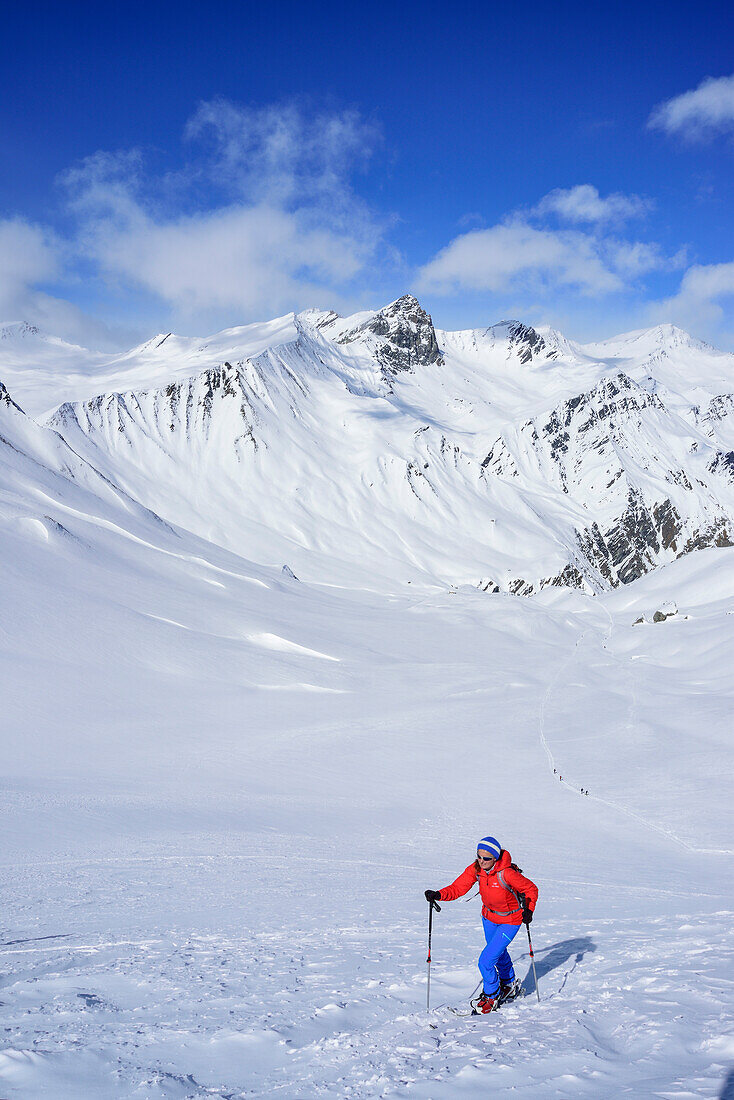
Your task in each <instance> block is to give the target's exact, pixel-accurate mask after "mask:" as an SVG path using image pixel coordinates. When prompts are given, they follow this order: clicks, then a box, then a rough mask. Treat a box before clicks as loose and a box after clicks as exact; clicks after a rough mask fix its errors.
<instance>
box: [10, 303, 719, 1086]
mask: <svg viewBox="0 0 734 1100" xmlns="http://www.w3.org/2000/svg"><path fill="white" fill-rule="evenodd" d="M413 302H414V300H404V299H401V300H400V303H396V306H397V307H398V308H397V309H395V307H388V308H387V310H386V311H381V312H380V313H378V314H364V315H359V316H358V317H357V318H350V319H346V320H345V319H341V318H337V317H336V316H335V315H333V314H328V313H316V312H311V313H309V314H307V315H299V316H298V317H296V318H293V317H291V318H285V319H280V320H278V321H276V322H272V323H271V325H270V326H267V325H263V326H251V327H250V329H249V330H247V331H244V330H228V333H227V334H220V336H219V337H217V338H212V339H211V340H209V341H191V342H190V343H187V342H186V341H184V340H183V338H175V337H169V338H168V339H166V340H165V341H164V342H163V343H160V342H157V341H153V342H151V345H152V346H149V345H145V346H144V347H143V349H142V350H141V349H136V352H135V353H134V354H133V353H130V354H129V355H128V356H122V357H118V360H116V361H115V362H114V363H111V362H110V361H109V360H105V359H104V357H102V356H96V357H95V356H92V355H91V353H86V356H87V357H86V358H85V357H84V355H81V354H78V355H77V356H76V358H74V356H73V355H72V353H71V352H67V351H64V354H63V357H62V358H58V354H59V353H58V348H57V350H56V351H53V349H52V350H51V351H49V350H48V348H49V346H50V345H49V342H48V341H45V343H44V341H43V338H42V337H41V336H40V335H39V334H37V333H36V334H34V333H30V334H29V333H27V332H26V333H19V332H11V333H10V334H9V335H8V336H7V337H6V339H5V341H4V343H5V345H7V346H8V347H9V348H11V351H12V354H11V353H10V352H9V353H8V355H7V356H6V362H4V361H3V358H2V353H3V347H2V344H0V381H2V382H4V383H5V384H6V385H7V387H8V389H7V391H1V392H0V561H1V563H2V571H3V572H2V575H3V583H2V589H1V591H2V617H1V619H0V677H1V680H0V692H1V693H2V700H3V710H2V713H3V724H2V725H3V744H4V750H5V751H4V754H3V759H4V765H3V772H2V775H3V796H4V797H3V799H2V814H3V822H2V825H3V828H2V835H3V853H2V857H0V877H1V878H2V891H3V898H4V901H5V905H4V907H3V918H2V921H3V924H2V937H1V939H2V944H1V946H0V953H1V958H2V970H1V973H2V979H1V988H0V1001H2V1013H3V1019H4V1025H3V1026H4V1033H3V1043H2V1049H0V1094H1V1095H2V1096H8V1097H15V1096H23V1097H41V1096H44V1097H46V1096H48V1097H54V1098H66V1097H68V1098H72V1097H74V1098H76V1097H81V1096H89V1097H95V1098H96V1097H110V1098H113V1097H114V1098H117V1097H128V1096H129V1097H144V1098H158V1097H161V1098H163V1097H165V1098H176V1100H179V1098H188V1097H196V1098H199V1097H205V1096H221V1097H245V1096H270V1095H273V1096H287V1097H294V1098H295V1097H299V1098H307V1097H317V1096H345V1097H354V1098H358V1097H359V1098H367V1097H378V1096H385V1097H389V1096H395V1097H397V1096H405V1097H408V1096H415V1097H452V1096H474V1097H486V1096H489V1095H491V1096H495V1095H496V1096H502V1095H504V1094H505V1093H506V1094H507V1095H510V1094H512V1095H515V1096H527V1097H536V1096H549V1097H550V1096H556V1097H574V1096H590V1097H607V1096H608V1097H613V1096H620V1095H626V1094H628V1095H633V1096H640V1097H647V1096H650V1097H653V1096H655V1097H687V1096H692V1097H693V1096H695V1097H698V1096H708V1097H720V1096H728V1095H729V1094H730V1092H731V1089H732V1087H733V1086H732V1080H733V1079H732V1076H731V1073H732V1064H733V1063H734V1040H732V1038H731V1023H732V1012H731V1003H732V989H734V951H733V946H734V945H733V944H732V932H731V910H732V875H731V854H732V824H733V816H732V793H733V792H732V786H731V778H730V777H731V773H732V749H731V734H730V728H731V714H732V693H734V674H732V671H731V657H730V654H731V644H732V633H734V616H733V615H732V610H733V609H734V548H732V547H731V546H729V545H728V543H729V533H730V527H729V525H730V524H734V496H732V494H733V493H734V489H733V488H732V482H731V474H730V462H729V448H730V447H731V439H730V438H729V437H730V436H731V424H730V423H729V420H728V419H727V417H729V416H730V411H731V409H732V408H733V407H734V400H732V401H728V400H727V395H731V393H732V392H734V370H733V369H732V368H733V367H734V357H732V356H725V355H723V354H722V353H718V352H715V351H714V350H713V349H707V348H706V347H705V346H701V345H697V344H696V343H695V341H691V340H690V338H688V337H685V334H680V333H678V330H669V329H663V330H660V331H655V330H651V331H650V332H649V333H646V334H631V335H630V336H629V337H626V338H624V339H620V340H618V341H616V342H615V341H610V342H609V343H608V344H607V345H605V346H604V347H600V346H594V347H590V346H587V347H585V348H581V347H580V346H579V345H572V344H570V343H569V342H568V341H565V340H564V338H562V337H560V335H559V334H552V333H540V334H539V333H533V330H527V329H525V328H524V327H523V326H516V325H512V324H509V325H508V324H505V325H500V326H493V328H492V329H488V330H486V332H483V333H471V334H470V333H442V332H440V331H438V330H435V341H434V340H433V338H432V336H431V333H433V332H434V330H433V329H432V327H431V329H430V331H429V330H428V329H427V328H426V324H425V322H424V320H423V317H425V315H423V316H420V315H419V314H418V313H417V312H416V306H417V303H415V305H414V304H413ZM401 303H402V304H401ZM418 308H419V307H418ZM428 324H429V325H430V319H428ZM6 331H9V330H6ZM684 337H685V339H684ZM29 339H30V343H25V344H24V343H23V341H24V340H26V341H27V340H29ZM39 341H40V342H41V343H42V344H43V346H44V347H45V349H46V351H45V354H47V356H48V358H47V360H46V361H45V363H41V364H40V366H39V372H38V373H37V372H36V371H35V369H34V355H35V354H36V353H35V352H34V348H36V347H37V346H38V344H39ZM204 345H207V346H208V347H209V349H210V351H209V352H207V351H205V350H200V349H202V348H203V347H204ZM67 347H68V346H67ZM24 348H25V349H26V350H25V351H24V350H23V349H24ZM166 348H170V349H172V350H170V351H165V349H166ZM164 351H165V355H164ZM207 355H211V358H210V359H207V358H206V356H207ZM55 356H57V358H54V357H55ZM620 376H622V377H623V379H626V381H623V382H621V383H620V382H619V381H617V380H618V379H619V378H620ZM100 383H102V384H100ZM612 387H613V388H614V391H615V392H612ZM583 395H586V396H585V397H583V399H582V400H578V399H579V398H582V396H583ZM15 402H17V405H16V404H15ZM54 406H59V408H58V411H55V412H54V411H53V409H54ZM22 409H26V410H27V411H29V412H31V413H33V414H34V415H36V416H37V417H38V420H37V421H34V420H31V418H30V417H29V416H28V415H26V414H25V413H24V412H23V411H21V410H22ZM564 410H566V411H564ZM549 425H550V427H549V430H548V431H547V432H545V431H544V429H545V428H546V426H549ZM533 432H535V433H536V435H537V440H535V439H533ZM727 433H728V435H727ZM559 438H560V439H561V443H562V446H559V443H558V439H559ZM500 441H501V442H500ZM694 444H695V446H694ZM490 454H492V455H493V458H492V459H491V460H490V461H489V462H487V461H486V460H487V458H488V457H489V455H490ZM513 464H514V467H515V469H516V471H517V473H513V472H512V469H511V466H512V465H513ZM493 467H496V468H495V469H493ZM620 471H621V472H620ZM612 477H613V478H614V483H613V485H612V486H611V487H610V486H609V485H608V482H609V481H610V480H611V478H612ZM685 482H687V483H688V486H689V487H688V488H687V487H686V484H685ZM630 494H631V496H630ZM666 500H667V501H669V502H670V507H669V509H667V510H665V511H664V512H663V511H661V510H660V509H662V507H663V505H664V502H665V501H666ZM630 501H632V504H631V503H630ZM630 507H632V513H630V512H629V509H630ZM656 507H657V508H658V513H657V517H656V513H655V509H656ZM672 509H674V510H675V515H673V513H672V511H671V510H672ZM630 515H632V520H630ZM625 517H627V518H625ZM676 517H677V518H676ZM647 518H650V524H651V527H652V530H651V531H650V530H648V529H647V527H646V519H647ZM594 524H596V527H597V529H598V531H599V533H600V539H601V540H602V542H603V546H602V543H601V542H598V541H597V542H595V543H594V545H595V546H596V550H594V549H593V548H590V544H587V543H584V538H583V532H584V531H586V530H591V529H592V527H593V525H594ZM625 530H626V531H627V532H628V533H631V534H630V538H629V539H628V542H627V543H626V544H624V545H622V542H621V541H620V537H621V536H620V532H622V533H623V532H624V531H625ZM610 532H611V534H610ZM615 532H616V541H615ZM691 540H692V541H693V543H695V545H691V546H688V545H687V544H688V542H689V541H691ZM622 541H623V540H622ZM666 543H667V545H666ZM683 551H687V552H683ZM284 566H287V567H288V568H287V569H285V570H284V568H283V567H284ZM605 566H606V567H607V568H608V572H606V571H605ZM564 570H568V571H567V572H566V573H565V576H564ZM625 570H626V571H627V572H625ZM633 577H634V578H635V579H633ZM558 578H561V579H564V580H565V581H566V582H567V583H565V584H559V583H556V584H552V583H548V584H543V583H542V582H543V581H544V580H553V579H558ZM518 579H521V580H523V581H524V582H526V584H533V594H532V595H531V596H529V597H528V596H521V595H514V594H512V589H513V588H514V589H516V590H518V591H521V590H522V588H521V587H519V586H518V585H517V584H516V582H517V581H518ZM626 580H630V581H631V582H632V583H624V581H626ZM620 582H622V583H620ZM494 588H497V589H498V591H493V589H494ZM592 593H596V594H592ZM661 608H668V609H672V610H674V611H675V612H676V613H674V614H672V616H671V617H669V618H666V619H665V620H664V621H658V622H654V621H653V616H654V613H655V612H656V611H658V610H659V609H661ZM640 619H641V620H642V621H638V620H640ZM560 776H562V777H563V778H562V780H561V779H560V778H559V777H560ZM582 789H583V790H586V789H588V791H589V794H588V795H582V794H581V790H582ZM488 832H490V833H494V834H495V835H497V836H499V837H500V839H501V840H502V842H503V844H505V845H506V847H507V848H508V849H509V850H510V852H511V853H512V856H513V858H514V859H515V860H517V862H518V863H519V864H520V865H521V866H522V867H523V868H524V870H525V872H526V873H527V874H528V875H530V877H531V878H533V879H534V881H536V882H537V883H538V886H539V888H540V892H541V894H540V902H539V906H538V911H537V917H536V919H535V921H534V922H533V925H532V935H533V943H534V947H535V954H536V962H537V968H538V985H539V989H540V993H541V1002H540V1004H538V1003H537V1001H536V999H535V994H534V984H533V977H532V972H531V971H530V970H529V965H528V956H527V944H526V943H524V942H523V936H524V933H521V935H520V937H518V939H517V941H516V943H515V947H514V949H513V952H512V953H513V956H514V958H515V959H516V963H517V964H518V973H519V975H520V976H521V977H522V978H523V979H524V980H525V984H526V989H527V990H528V991H529V992H530V993H531V994H532V996H530V997H527V998H525V999H524V1000H522V1001H520V1002H518V1003H517V1004H515V1005H511V1006H507V1007H505V1008H503V1009H502V1010H501V1012H500V1013H498V1014H496V1015H493V1016H492V1017H491V1018H489V1019H460V1018H457V1017H455V1016H453V1015H451V1014H450V1013H449V1012H448V1010H447V1008H446V1007H445V1006H446V1005H447V1004H451V1005H456V1004H459V1003H461V1002H462V1001H464V1000H466V998H467V997H468V995H469V994H470V993H471V991H472V990H473V989H474V987H475V985H476V982H477V977H478V974H477V971H476V966H475V961H476V956H477V954H478V951H479V948H480V946H481V937H482V932H481V922H480V918H479V910H478V901H477V900H476V899H474V900H473V901H469V903H468V904H464V902H463V901H459V902H456V903H447V904H445V905H444V906H443V910H442V912H441V914H440V915H438V916H436V918H435V921H434V939H433V959H434V963H433V972H432V1004H433V1009H432V1012H431V1014H430V1015H427V1014H426V1011H425V996H426V966H425V955H426V931H427V905H426V903H425V900H424V897H423V890H424V889H425V888H426V887H429V886H430V887H435V888H438V887H440V886H443V885H446V884H447V883H448V882H450V881H451V880H452V879H453V878H454V877H455V876H456V875H457V874H458V873H459V871H460V870H462V869H463V868H464V867H465V866H466V864H467V863H468V862H470V860H471V859H472V858H473V852H474V846H475V844H476V841H477V839H478V838H479V837H481V836H483V835H485V834H486V833H488ZM431 1025H435V1026H431ZM727 1082H728V1083H727ZM727 1089H728V1090H729V1092H727Z"/></svg>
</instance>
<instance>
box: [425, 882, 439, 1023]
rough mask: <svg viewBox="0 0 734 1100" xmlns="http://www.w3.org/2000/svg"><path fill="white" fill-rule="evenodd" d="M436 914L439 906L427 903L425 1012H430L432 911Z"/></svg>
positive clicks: (430, 902)
mask: <svg viewBox="0 0 734 1100" xmlns="http://www.w3.org/2000/svg"><path fill="white" fill-rule="evenodd" d="M434 909H435V910H436V912H437V913H440V912H441V906H440V905H439V904H438V902H437V901H429V903H428V958H427V959H426V962H427V963H428V988H427V990H426V1012H430V1011H431V936H432V935H433V910H434Z"/></svg>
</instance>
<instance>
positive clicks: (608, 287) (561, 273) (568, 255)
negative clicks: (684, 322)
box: [418, 219, 670, 296]
mask: <svg viewBox="0 0 734 1100" xmlns="http://www.w3.org/2000/svg"><path fill="white" fill-rule="evenodd" d="M669 263H670V261H668V260H666V259H665V257H664V256H663V255H662V254H661V252H660V250H659V248H658V247H657V246H656V245H654V244H644V243H640V242H631V241H619V240H616V239H614V238H604V237H600V236H596V235H594V234H591V233H584V232H580V231H578V230H550V229H538V228H536V227H534V226H531V225H529V224H528V223H527V222H526V221H523V220H521V219H516V220H514V221H509V222H506V223H503V224H500V225H495V226H493V227H492V228H491V229H478V230H473V231H471V232H469V233H464V234H462V235H461V236H459V237H456V238H455V239H454V240H453V241H451V243H450V244H448V245H447V246H446V248H444V249H442V250H441V251H440V252H439V253H438V254H437V255H436V256H435V257H434V258H433V259H432V260H431V261H430V262H429V263H427V264H426V265H425V266H424V267H422V268H421V270H420V272H419V279H418V288H419V289H420V290H423V291H434V292H436V293H439V294H454V293H458V292H460V291H462V290H477V291H482V290H484V291H493V292H496V293H497V292H507V291H519V290H526V291H529V292H532V293H534V294H537V293H539V292H550V291H553V290H556V289H561V288H565V289H574V290H576V291H578V292H579V293H581V294H582V295H590V296H598V295H605V294H611V293H614V292H616V291H622V290H624V289H625V288H626V287H627V285H628V282H629V280H630V279H633V278H637V277H639V276H640V275H643V274H646V273H648V272H650V271H653V270H657V269H659V268H662V267H665V266H668V265H669Z"/></svg>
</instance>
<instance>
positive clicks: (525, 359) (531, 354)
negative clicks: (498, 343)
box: [487, 321, 558, 366]
mask: <svg viewBox="0 0 734 1100" xmlns="http://www.w3.org/2000/svg"><path fill="white" fill-rule="evenodd" d="M487 332H488V333H491V334H492V335H493V336H494V337H495V338H499V339H501V340H506V341H507V345H508V358H510V357H513V358H517V359H519V360H520V363H521V364H522V365H523V366H524V365H525V364H526V363H531V362H532V361H533V360H536V359H557V358H558V350H557V348H555V347H553V346H552V345H551V344H549V343H548V342H547V341H546V340H544V339H543V337H542V336H541V335H540V333H539V332H536V330H535V329H534V328H532V327H531V326H530V325H524V324H523V323H522V321H500V322H499V324H497V325H492V326H491V328H489V329H487Z"/></svg>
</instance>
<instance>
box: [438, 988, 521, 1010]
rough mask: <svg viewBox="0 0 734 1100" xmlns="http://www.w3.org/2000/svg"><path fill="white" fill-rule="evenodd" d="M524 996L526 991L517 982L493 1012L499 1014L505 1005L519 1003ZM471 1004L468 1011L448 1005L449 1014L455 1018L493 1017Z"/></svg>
mask: <svg viewBox="0 0 734 1100" xmlns="http://www.w3.org/2000/svg"><path fill="white" fill-rule="evenodd" d="M524 996H525V990H524V989H523V987H522V986H521V985H520V982H515V984H514V985H513V987H512V989H510V990H508V992H507V993H506V994H505V996H504V997H502V998H501V1000H500V1001H499V1003H498V1004H497V1007H496V1008H494V1009H493V1010H492V1011H493V1012H497V1011H498V1009H500V1008H502V1006H503V1005H506V1004H511V1003H512V1001H517V1000H519V998H521V997H524ZM469 1004H470V1007H469V1008H468V1009H464V1008H455V1007H454V1006H453V1005H446V1007H447V1008H448V1010H449V1012H452V1013H453V1014H454V1016H491V1015H492V1013H491V1012H478V1011H477V1009H476V1008H475V1007H474V1005H473V1004H472V1003H471V1002H470V1003H469Z"/></svg>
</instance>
